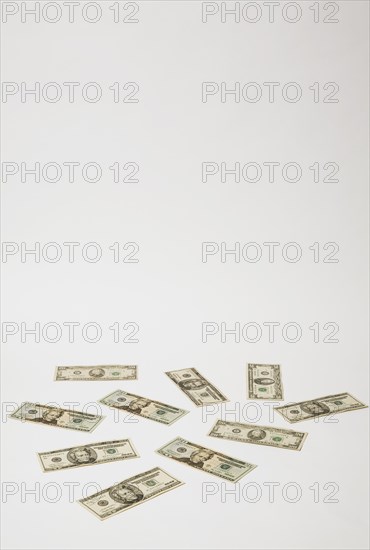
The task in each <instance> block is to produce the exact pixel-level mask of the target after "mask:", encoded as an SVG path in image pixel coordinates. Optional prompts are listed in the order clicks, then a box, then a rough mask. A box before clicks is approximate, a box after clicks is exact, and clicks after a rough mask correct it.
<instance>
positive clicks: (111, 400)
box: [100, 390, 189, 425]
mask: <svg viewBox="0 0 370 550" xmlns="http://www.w3.org/2000/svg"><path fill="white" fill-rule="evenodd" d="M100 403H103V405H108V407H114V408H116V409H120V410H122V411H126V412H128V413H131V414H136V415H138V416H142V417H143V418H149V419H150V420H155V421H156V422H161V423H162V424H167V425H170V424H173V423H174V422H176V420H179V419H180V418H181V417H183V416H184V415H185V414H188V412H189V411H184V409H178V408H177V407H173V406H172V405H166V404H165V403H161V402H160V401H154V400H153V399H147V398H146V397H140V396H139V395H134V394H133V393H127V392H125V391H123V390H116V391H114V392H112V393H110V394H109V395H107V396H106V397H103V398H102V399H100Z"/></svg>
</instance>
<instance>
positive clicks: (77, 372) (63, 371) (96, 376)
mask: <svg viewBox="0 0 370 550" xmlns="http://www.w3.org/2000/svg"><path fill="white" fill-rule="evenodd" d="M136 379H137V367H136V365H96V366H91V367H57V368H56V371H55V380H56V381H57V382H59V381H78V380H83V381H86V380H99V381H100V380H136Z"/></svg>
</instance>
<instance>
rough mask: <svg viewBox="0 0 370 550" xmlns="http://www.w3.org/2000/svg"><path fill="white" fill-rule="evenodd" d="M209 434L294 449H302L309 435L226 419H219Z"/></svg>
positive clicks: (243, 441)
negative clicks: (227, 420)
mask: <svg viewBox="0 0 370 550" xmlns="http://www.w3.org/2000/svg"><path fill="white" fill-rule="evenodd" d="M208 435H210V436H212V437H218V438H220V439H230V440H231V441H241V442H242V443H255V444H256V445H267V446H268V447H278V448H279V449H292V450H293V451H300V450H301V449H302V446H303V443H304V440H305V439H306V437H307V434H306V433H304V432H295V431H293V430H284V429H283V428H272V427H269V426H259V425H257V424H241V423H239V422H226V421H224V420H217V422H216V424H215V425H214V426H213V428H212V430H211V431H210V432H209V434H208Z"/></svg>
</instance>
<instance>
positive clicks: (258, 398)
mask: <svg viewBox="0 0 370 550" xmlns="http://www.w3.org/2000/svg"><path fill="white" fill-rule="evenodd" d="M253 365H268V366H269V367H279V377H280V388H281V398H271V397H255V396H253V397H251V392H250V388H249V366H251V367H252V366H253ZM246 372H247V396H248V399H250V400H251V401H254V400H255V399H256V400H258V401H284V395H285V391H284V385H283V382H282V376H281V363H274V364H269V363H247V369H246Z"/></svg>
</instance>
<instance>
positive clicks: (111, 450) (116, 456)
mask: <svg viewBox="0 0 370 550" xmlns="http://www.w3.org/2000/svg"><path fill="white" fill-rule="evenodd" d="M37 454H38V456H39V459H40V462H41V466H42V469H43V471H44V472H54V471H55V470H65V469H66V468H76V467H78V466H90V465H93V464H104V463H105V462H115V461H116V460H125V459H127V458H138V457H139V455H138V454H137V452H136V451H135V449H134V446H133V445H132V443H131V441H130V440H129V439H121V440H118V441H103V442H101V443H89V444H88V445H80V446H79V447H69V448H67V449H59V450H57V451H49V452H46V453H37Z"/></svg>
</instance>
